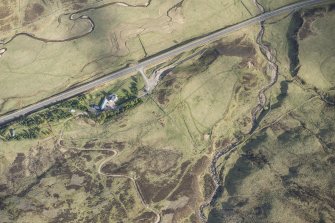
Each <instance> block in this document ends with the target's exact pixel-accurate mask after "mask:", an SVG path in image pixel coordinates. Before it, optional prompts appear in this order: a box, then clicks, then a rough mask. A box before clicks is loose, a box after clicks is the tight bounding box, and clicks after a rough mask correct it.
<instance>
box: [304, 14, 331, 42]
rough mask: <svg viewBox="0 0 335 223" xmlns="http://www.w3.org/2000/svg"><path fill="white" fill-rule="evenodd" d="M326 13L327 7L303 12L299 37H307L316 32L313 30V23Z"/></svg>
mask: <svg viewBox="0 0 335 223" xmlns="http://www.w3.org/2000/svg"><path fill="white" fill-rule="evenodd" d="M325 13H326V9H325V8H314V9H310V10H307V11H305V12H304V13H303V15H302V16H303V20H304V22H303V25H302V26H301V28H300V30H299V39H300V40H303V39H306V38H307V37H308V36H310V35H312V34H314V33H313V31H312V23H313V22H314V21H315V20H316V19H317V18H319V17H323V16H324V14H325Z"/></svg>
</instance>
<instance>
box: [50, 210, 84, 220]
mask: <svg viewBox="0 0 335 223" xmlns="http://www.w3.org/2000/svg"><path fill="white" fill-rule="evenodd" d="M75 219H77V214H76V213H72V212H71V210H70V209H65V210H63V211H62V213H61V214H59V215H57V217H55V218H53V219H52V220H51V221H50V223H59V222H73V221H74V220H75Z"/></svg>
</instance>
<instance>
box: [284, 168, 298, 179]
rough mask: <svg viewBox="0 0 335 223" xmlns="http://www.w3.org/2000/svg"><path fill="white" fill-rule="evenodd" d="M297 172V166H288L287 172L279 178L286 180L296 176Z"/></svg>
mask: <svg viewBox="0 0 335 223" xmlns="http://www.w3.org/2000/svg"><path fill="white" fill-rule="evenodd" d="M298 174H299V166H291V167H289V168H288V174H287V175H285V176H282V177H281V179H282V180H283V181H285V182H287V181H290V180H292V179H294V178H295V177H297V176H298Z"/></svg>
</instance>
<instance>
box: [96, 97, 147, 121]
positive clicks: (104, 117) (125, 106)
mask: <svg viewBox="0 0 335 223" xmlns="http://www.w3.org/2000/svg"><path fill="white" fill-rule="evenodd" d="M142 102H143V100H142V99H141V98H130V99H128V100H127V101H125V102H124V103H122V104H121V105H119V106H118V108H117V109H115V110H109V111H104V112H102V113H100V114H99V115H97V116H91V118H92V119H94V120H95V121H97V122H99V123H101V124H102V123H105V122H108V121H110V120H113V119H115V118H118V117H120V115H121V114H122V113H124V112H126V111H127V110H130V109H131V108H133V107H135V106H136V105H138V104H140V103H142Z"/></svg>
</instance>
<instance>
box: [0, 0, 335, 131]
mask: <svg viewBox="0 0 335 223" xmlns="http://www.w3.org/2000/svg"><path fill="white" fill-rule="evenodd" d="M331 2H333V1H332V0H305V1H301V2H298V3H295V4H291V5H287V6H284V7H282V8H279V9H276V10H273V11H270V12H265V13H263V14H261V15H258V16H256V17H253V18H251V19H248V20H245V21H243V22H240V23H238V24H235V25H232V26H229V27H226V28H223V29H221V30H218V31H215V32H213V33H211V34H209V35H206V36H203V37H201V38H198V39H196V40H193V41H190V42H188V43H185V44H183V45H181V46H178V47H175V48H173V49H170V50H166V51H165V52H163V53H160V54H158V55H156V56H153V57H151V58H148V59H145V60H143V61H141V62H139V63H138V64H136V65H134V66H132V67H126V68H123V69H121V70H118V71H115V72H112V73H109V74H107V75H105V76H103V77H100V78H98V79H95V80H93V81H91V82H88V83H85V84H83V85H80V86H77V87H74V88H72V89H69V90H67V91H64V92H62V93H59V94H57V95H54V96H51V97H50V98H48V99H45V100H42V101H40V102H37V103H35V104H32V105H29V106H27V107H25V108H22V109H19V110H16V111H14V112H12V113H9V114H6V115H3V116H2V117H0V126H1V125H4V124H6V123H8V122H10V121H12V120H14V119H17V118H19V117H21V116H24V115H28V114H30V113H33V112H35V111H38V110H40V109H42V108H45V107H47V106H50V105H53V104H56V103H58V102H60V101H63V100H65V99H69V98H71V97H73V96H76V95H79V94H81V93H84V92H86V91H89V90H91V89H93V88H95V87H97V86H100V85H102V84H105V83H107V82H109V81H111V80H114V79H117V78H119V77H121V76H124V75H128V74H130V73H133V72H136V71H137V70H139V69H140V68H144V67H147V66H149V65H153V64H157V63H159V62H161V61H164V60H166V59H168V58H170V57H174V56H177V55H178V54H180V53H182V52H185V51H188V50H191V49H193V48H196V47H199V46H202V45H205V44H208V43H210V42H213V41H215V40H218V39H220V38H222V37H224V36H226V35H228V34H230V33H233V32H236V31H238V30H240V29H242V28H245V27H248V26H250V25H253V24H255V23H258V22H261V21H264V20H267V19H269V18H272V17H275V16H279V15H281V14H285V13H290V12H292V11H295V10H299V9H301V8H305V7H312V6H316V5H320V4H327V3H331Z"/></svg>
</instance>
